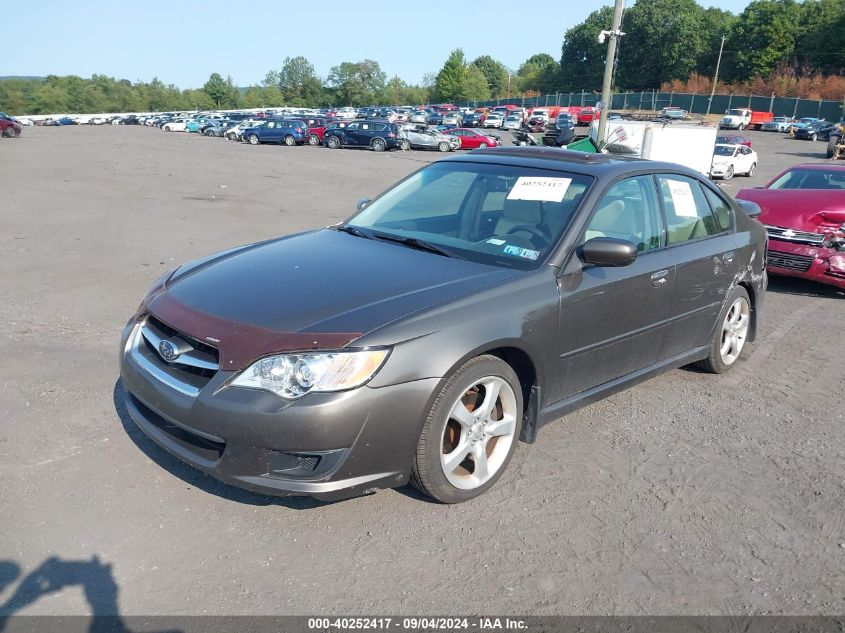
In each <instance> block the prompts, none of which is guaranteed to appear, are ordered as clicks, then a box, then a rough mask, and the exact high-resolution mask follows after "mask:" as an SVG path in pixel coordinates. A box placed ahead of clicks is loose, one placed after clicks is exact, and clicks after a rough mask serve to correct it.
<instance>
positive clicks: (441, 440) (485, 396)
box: [411, 355, 523, 503]
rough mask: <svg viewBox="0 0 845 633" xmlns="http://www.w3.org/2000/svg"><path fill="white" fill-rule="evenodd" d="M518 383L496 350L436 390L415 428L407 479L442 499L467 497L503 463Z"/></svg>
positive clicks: (482, 488)
mask: <svg viewBox="0 0 845 633" xmlns="http://www.w3.org/2000/svg"><path fill="white" fill-rule="evenodd" d="M522 413H523V409H522V389H521V388H520V383H519V378H518V377H517V375H516V373H515V372H514V371H513V369H512V368H511V367H510V365H508V364H507V363H505V362H504V361H502V360H501V359H500V358H497V357H496V356H488V355H485V356H478V357H476V358H473V359H472V360H470V361H468V362H467V363H466V364H464V365H463V366H462V367H461V368H460V369H458V370H457V371H456V372H455V373H454V374H453V375H452V376H451V377H450V378H449V380H448V381H447V382H446V384H445V385H444V386H443V388H442V389H441V390H440V392H439V394H438V395H437V398H436V400H435V402H434V405H433V406H432V407H431V411H430V412H429V414H428V417H427V418H426V421H425V425H424V426H423V430H422V433H421V434H420V439H419V443H418V444H417V451H416V454H415V456H414V462H413V465H412V473H411V481H412V483H413V485H414V486H415V487H416V488H418V489H419V490H420V491H421V492H423V493H425V494H427V495H429V496H430V497H432V498H434V499H436V500H437V501H440V502H442V503H460V502H462V501H468V500H470V499H473V498H475V497H477V496H479V495H480V494H482V493H484V492H486V491H487V490H488V489H490V488H491V487H492V486H493V484H495V483H496V481H497V480H498V479H499V477H500V476H501V475H502V473H503V472H504V471H505V468H507V465H508V462H509V461H510V459H511V457H512V455H513V451H514V447H515V446H516V440H517V438H518V437H519V431H520V427H521V425H522Z"/></svg>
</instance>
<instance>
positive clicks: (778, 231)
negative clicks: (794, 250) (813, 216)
mask: <svg viewBox="0 0 845 633" xmlns="http://www.w3.org/2000/svg"><path fill="white" fill-rule="evenodd" d="M766 231H767V232H768V234H769V237H770V238H771V239H773V240H781V241H782V242H797V243H799V244H813V245H816V246H820V245H821V244H822V242H824V233H811V232H809V231H796V230H795V229H789V228H785V227H782V226H770V225H768V224H767V225H766Z"/></svg>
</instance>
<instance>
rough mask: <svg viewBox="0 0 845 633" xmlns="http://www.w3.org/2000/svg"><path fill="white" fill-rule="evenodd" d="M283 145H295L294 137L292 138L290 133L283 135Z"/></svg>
mask: <svg viewBox="0 0 845 633" xmlns="http://www.w3.org/2000/svg"><path fill="white" fill-rule="evenodd" d="M285 145H287V146H288V147H291V146H292V145H296V139H295V138H293V136H291V135H290V134H288V135H287V136H286V137H285Z"/></svg>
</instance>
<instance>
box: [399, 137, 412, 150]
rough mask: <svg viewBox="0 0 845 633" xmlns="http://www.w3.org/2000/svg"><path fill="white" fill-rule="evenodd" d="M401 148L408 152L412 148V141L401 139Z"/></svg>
mask: <svg viewBox="0 0 845 633" xmlns="http://www.w3.org/2000/svg"><path fill="white" fill-rule="evenodd" d="M399 149H401V150H402V151H404V152H407V151H408V150H409V149H411V141H409V140H408V139H406V138H403V139H402V140H401V141H399Z"/></svg>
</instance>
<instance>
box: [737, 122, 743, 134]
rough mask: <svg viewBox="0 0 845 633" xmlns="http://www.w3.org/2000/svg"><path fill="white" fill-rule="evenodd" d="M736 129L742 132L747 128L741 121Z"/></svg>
mask: <svg viewBox="0 0 845 633" xmlns="http://www.w3.org/2000/svg"><path fill="white" fill-rule="evenodd" d="M736 129H737V130H739V131H740V132H742V131H743V130H744V129H745V125H744V124H742V123H740V124H739V126H738V127H737V128H736Z"/></svg>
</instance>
